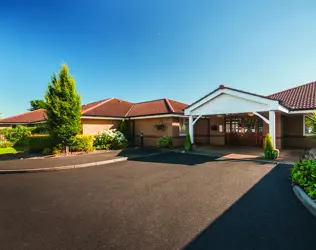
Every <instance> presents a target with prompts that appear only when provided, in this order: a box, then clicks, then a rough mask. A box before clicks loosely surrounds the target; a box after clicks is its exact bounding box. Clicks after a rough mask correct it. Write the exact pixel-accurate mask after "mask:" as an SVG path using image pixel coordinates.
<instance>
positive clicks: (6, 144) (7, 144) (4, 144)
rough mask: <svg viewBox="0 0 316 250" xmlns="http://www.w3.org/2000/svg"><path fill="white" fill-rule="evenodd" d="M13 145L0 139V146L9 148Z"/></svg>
mask: <svg viewBox="0 0 316 250" xmlns="http://www.w3.org/2000/svg"><path fill="white" fill-rule="evenodd" d="M11 147H13V143H12V142H9V141H7V140H0V148H11Z"/></svg>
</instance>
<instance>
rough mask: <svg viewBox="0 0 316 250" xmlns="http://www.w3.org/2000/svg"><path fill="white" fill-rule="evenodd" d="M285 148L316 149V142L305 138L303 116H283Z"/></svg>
mask: <svg viewBox="0 0 316 250" xmlns="http://www.w3.org/2000/svg"><path fill="white" fill-rule="evenodd" d="M282 118H283V147H284V148H315V147H316V140H315V139H313V138H311V137H308V136H303V114H299V115H283V116H282Z"/></svg>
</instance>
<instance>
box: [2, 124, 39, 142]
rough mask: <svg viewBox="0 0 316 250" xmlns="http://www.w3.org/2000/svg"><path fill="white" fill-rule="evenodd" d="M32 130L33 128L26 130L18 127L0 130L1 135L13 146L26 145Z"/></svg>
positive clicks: (26, 128)
mask: <svg viewBox="0 0 316 250" xmlns="http://www.w3.org/2000/svg"><path fill="white" fill-rule="evenodd" d="M33 129H34V128H33V127H30V128H28V127H24V126H21V125H18V126H17V127H16V128H12V129H3V130H1V133H2V134H3V135H4V136H5V138H6V139H7V140H8V141H10V142H12V143H13V144H14V145H27V144H28V141H27V140H28V139H27V138H28V136H30V135H31V133H32V130H33Z"/></svg>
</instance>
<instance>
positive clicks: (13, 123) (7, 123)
mask: <svg viewBox="0 0 316 250" xmlns="http://www.w3.org/2000/svg"><path fill="white" fill-rule="evenodd" d="M0 124H1V125H27V124H30V123H27V122H0Z"/></svg>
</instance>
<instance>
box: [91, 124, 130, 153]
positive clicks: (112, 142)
mask: <svg viewBox="0 0 316 250" xmlns="http://www.w3.org/2000/svg"><path fill="white" fill-rule="evenodd" d="M126 145H127V140H126V138H125V136H124V135H123V133H122V132H120V131H118V130H116V129H109V130H105V131H103V132H102V133H99V134H97V135H96V136H95V137H94V146H95V147H96V148H97V149H106V150H108V149H122V148H125V147H126Z"/></svg>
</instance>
